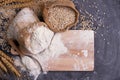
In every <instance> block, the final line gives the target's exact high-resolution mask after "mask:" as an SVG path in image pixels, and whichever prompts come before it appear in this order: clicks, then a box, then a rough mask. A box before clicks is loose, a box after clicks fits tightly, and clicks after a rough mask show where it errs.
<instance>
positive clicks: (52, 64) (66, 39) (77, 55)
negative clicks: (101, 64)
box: [43, 30, 94, 71]
mask: <svg viewBox="0 0 120 80" xmlns="http://www.w3.org/2000/svg"><path fill="white" fill-rule="evenodd" d="M59 34H61V37H62V41H63V43H64V45H65V47H67V49H68V51H67V53H64V54H61V55H59V56H58V58H52V59H49V60H48V62H47V63H48V66H49V67H47V68H46V69H45V71H93V70H94V31H92V30H70V31H66V32H63V33H59ZM61 53H62V52H61ZM43 67H44V66H43Z"/></svg>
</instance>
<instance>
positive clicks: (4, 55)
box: [0, 51, 14, 63]
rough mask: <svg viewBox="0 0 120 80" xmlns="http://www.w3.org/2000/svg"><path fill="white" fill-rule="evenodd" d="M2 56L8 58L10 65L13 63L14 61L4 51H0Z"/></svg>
mask: <svg viewBox="0 0 120 80" xmlns="http://www.w3.org/2000/svg"><path fill="white" fill-rule="evenodd" d="M0 56H2V57H4V58H6V59H7V60H8V61H9V62H10V63H13V62H14V61H13V59H12V58H10V57H9V56H7V55H6V54H5V53H4V52H3V51H0Z"/></svg>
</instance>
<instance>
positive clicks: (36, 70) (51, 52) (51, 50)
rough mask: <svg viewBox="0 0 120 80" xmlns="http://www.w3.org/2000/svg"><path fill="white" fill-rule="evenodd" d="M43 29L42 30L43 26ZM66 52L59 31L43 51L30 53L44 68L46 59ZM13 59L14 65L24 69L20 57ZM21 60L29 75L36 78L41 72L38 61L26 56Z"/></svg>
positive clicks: (46, 65)
mask: <svg viewBox="0 0 120 80" xmlns="http://www.w3.org/2000/svg"><path fill="white" fill-rule="evenodd" d="M43 31H44V28H43ZM47 31H48V30H47ZM47 31H46V32H47ZM48 36H49V35H48ZM42 38H43V37H41V38H40V39H42ZM43 45H44V46H45V45H46V44H43ZM66 52H67V48H66V47H65V46H64V44H63V42H62V40H61V35H60V33H57V34H55V35H54V37H53V39H52V42H51V44H50V45H49V47H48V48H47V49H46V50H45V51H43V52H41V53H39V54H32V55H31V56H32V57H34V58H35V59H37V60H38V61H39V63H40V64H41V65H42V66H44V67H42V68H43V70H44V69H45V68H48V67H49V66H48V64H47V61H48V60H49V59H52V58H57V57H58V56H59V55H61V54H63V53H66ZM14 60H15V64H16V66H20V67H21V70H23V71H24V70H25V68H24V66H23V65H22V64H21V62H20V59H19V58H15V59H14ZM22 62H23V64H24V65H25V66H26V67H27V69H28V70H29V72H30V75H33V76H34V77H35V78H34V80H36V79H37V77H38V75H39V74H40V73H41V70H40V66H39V65H38V63H37V62H36V61H34V60H33V59H32V58H30V57H28V56H24V57H22Z"/></svg>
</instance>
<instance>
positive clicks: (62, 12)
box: [43, 0, 79, 32]
mask: <svg viewBox="0 0 120 80" xmlns="http://www.w3.org/2000/svg"><path fill="white" fill-rule="evenodd" d="M78 17H79V12H78V11H77V9H76V8H75V5H74V3H73V2H72V1H69V0H58V1H54V2H46V3H45V5H44V9H43V19H44V21H45V23H46V24H47V25H48V27H49V28H50V29H51V30H52V31H54V32H62V31H65V30H67V29H69V28H71V27H73V26H74V25H76V24H77V22H78Z"/></svg>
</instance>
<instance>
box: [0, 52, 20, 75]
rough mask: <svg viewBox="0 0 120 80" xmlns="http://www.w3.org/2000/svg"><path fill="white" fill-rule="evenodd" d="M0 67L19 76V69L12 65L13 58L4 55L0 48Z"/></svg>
mask: <svg viewBox="0 0 120 80" xmlns="http://www.w3.org/2000/svg"><path fill="white" fill-rule="evenodd" d="M0 69H1V70H2V71H3V72H5V73H8V71H11V72H13V73H14V74H15V75H16V76H17V77H21V74H20V73H19V71H18V70H17V69H16V68H15V66H14V65H13V59H12V58H10V57H9V56H8V55H6V54H5V53H4V52H3V51H1V50H0Z"/></svg>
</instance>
